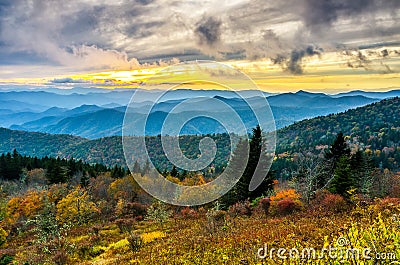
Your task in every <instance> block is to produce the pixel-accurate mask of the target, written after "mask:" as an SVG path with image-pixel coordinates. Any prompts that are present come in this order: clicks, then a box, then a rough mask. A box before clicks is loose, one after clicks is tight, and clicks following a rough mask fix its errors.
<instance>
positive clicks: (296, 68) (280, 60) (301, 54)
mask: <svg viewBox="0 0 400 265" xmlns="http://www.w3.org/2000/svg"><path fill="white" fill-rule="evenodd" d="M322 51H323V50H322V49H321V48H318V47H314V46H311V45H310V46H307V47H305V48H304V49H296V50H293V51H292V52H291V53H290V57H289V58H286V57H285V56H284V55H282V54H280V55H278V56H277V57H275V58H272V62H273V63H274V64H279V65H281V66H282V68H283V69H285V70H287V71H289V72H290V73H292V74H295V75H300V74H303V72H304V70H303V58H305V57H311V56H314V55H318V56H319V55H321V53H322Z"/></svg>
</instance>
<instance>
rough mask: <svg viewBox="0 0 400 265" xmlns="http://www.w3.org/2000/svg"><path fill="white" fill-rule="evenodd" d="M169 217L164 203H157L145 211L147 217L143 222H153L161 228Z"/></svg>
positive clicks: (169, 214) (169, 213)
mask: <svg viewBox="0 0 400 265" xmlns="http://www.w3.org/2000/svg"><path fill="white" fill-rule="evenodd" d="M170 216H171V212H170V211H168V210H167V207H166V206H165V204H164V203H162V202H160V201H157V202H155V203H153V204H152V205H150V206H149V208H148V209H147V215H146V217H145V220H149V221H155V222H157V223H159V224H160V225H161V226H163V224H164V223H165V222H166V221H167V220H168V218H169V217H170Z"/></svg>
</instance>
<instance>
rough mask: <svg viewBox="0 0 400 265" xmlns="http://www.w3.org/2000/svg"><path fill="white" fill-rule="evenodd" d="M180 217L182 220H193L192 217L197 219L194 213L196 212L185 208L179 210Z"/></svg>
mask: <svg viewBox="0 0 400 265" xmlns="http://www.w3.org/2000/svg"><path fill="white" fill-rule="evenodd" d="M180 213H181V216H182V217H183V218H187V219H188V218H194V217H197V212H196V210H195V209H192V208H190V207H185V208H183V209H182V210H181V212H180Z"/></svg>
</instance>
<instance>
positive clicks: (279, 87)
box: [0, 0, 400, 93]
mask: <svg viewBox="0 0 400 265" xmlns="http://www.w3.org/2000/svg"><path fill="white" fill-rule="evenodd" d="M399 18H400V1H398V0H353V1H347V0H323V1H321V0H288V1H272V0H221V1H216V0H214V1H212V0H209V1H195V0H193V1H169V0H135V1H128V0H120V1H105V0H98V1H96V0H71V1H61V0H60V1H58V0H50V1H49V0H2V1H0V88H10V87H13V88H15V89H18V88H20V87H21V88H22V87H23V88H27V87H32V88H35V87H42V88H43V87H61V88H69V87H74V86H79V87H104V88H115V87H123V88H134V87H138V86H140V84H141V83H142V82H143V81H146V79H147V78H149V77H151V76H152V75H153V74H154V73H155V72H157V71H160V69H163V68H165V67H167V66H169V65H174V64H176V63H178V62H183V61H190V60H215V61H218V62H222V63H226V64H228V65H231V66H233V67H235V68H237V69H239V70H241V71H243V72H244V73H246V74H248V75H249V76H250V77H251V78H252V79H253V80H254V81H255V82H256V84H257V85H258V86H259V87H260V88H261V89H262V90H265V91H269V92H286V91H297V90H299V89H303V90H308V91H322V92H327V93H336V92H342V91H349V90H354V89H363V90H375V91H381V90H382V91H385V90H391V89H397V88H399V84H400V23H399V21H400V20H399Z"/></svg>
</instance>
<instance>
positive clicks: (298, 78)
mask: <svg viewBox="0 0 400 265" xmlns="http://www.w3.org/2000/svg"><path fill="white" fill-rule="evenodd" d="M347 60H348V58H347V57H346V56H345V55H343V54H338V53H334V52H331V53H324V54H323V55H321V56H313V57H308V58H304V59H303V61H302V67H303V69H304V74H302V75H293V74H291V73H288V72H287V71H285V70H283V68H282V67H281V66H279V65H275V64H273V63H272V62H271V60H269V59H264V60H258V61H249V60H237V61H226V62H223V63H225V64H227V65H230V66H232V67H234V68H236V69H239V70H240V71H242V72H243V73H245V74H247V75H248V76H249V77H250V78H251V79H253V81H254V82H255V83H256V84H257V85H258V87H259V88H260V89H261V90H263V91H267V92H274V93H277V92H294V91H298V90H307V91H318V92H327V93H339V92H344V91H349V90H355V89H360V90H366V91H368V90H369V91H371V90H373V91H387V90H392V89H397V88H399V84H400V57H399V56H398V55H397V56H393V57H391V58H387V59H385V61H384V63H383V60H382V58H381V57H379V56H376V57H371V58H370V63H369V64H368V66H367V67H364V66H362V67H354V68H350V67H349V66H348V65H349V62H348V61H347ZM162 69H165V67H161V66H155V65H151V66H147V67H143V68H140V69H133V70H109V71H101V72H93V73H76V74H71V75H62V76H54V77H47V78H17V79H6V80H0V84H3V85H4V84H15V85H31V86H43V85H53V86H57V85H60V86H61V85H65V84H58V83H56V84H52V83H51V82H52V80H54V79H59V78H71V79H72V80H81V81H82V83H84V84H88V85H90V86H91V87H100V88H107V89H113V88H127V89H129V88H138V87H141V84H142V83H143V82H146V80H148V79H149V78H150V77H152V76H153V75H154V74H155V73H157V72H159V71H160V70H162ZM184 76H185V73H184V71H183V72H175V73H172V74H171V75H170V76H168V78H167V79H166V80H168V81H167V82H168V83H171V84H176V85H178V84H179V83H180V81H181V80H184V79H185V78H184ZM195 79H197V80H201V79H202V76H199V78H195ZM160 82H162V81H160ZM67 85H69V86H73V85H74V83H72V84H67ZM191 88H193V89H215V87H213V88H211V87H207V85H199V84H195V82H194V84H193V87H191Z"/></svg>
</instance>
